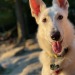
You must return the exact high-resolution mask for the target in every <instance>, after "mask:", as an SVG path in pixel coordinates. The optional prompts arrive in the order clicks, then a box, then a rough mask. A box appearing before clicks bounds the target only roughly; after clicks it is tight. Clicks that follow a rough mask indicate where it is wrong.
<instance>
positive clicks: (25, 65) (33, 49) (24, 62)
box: [0, 39, 41, 75]
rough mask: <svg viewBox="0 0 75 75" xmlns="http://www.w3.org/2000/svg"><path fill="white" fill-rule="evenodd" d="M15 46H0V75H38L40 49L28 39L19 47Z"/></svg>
mask: <svg viewBox="0 0 75 75" xmlns="http://www.w3.org/2000/svg"><path fill="white" fill-rule="evenodd" d="M14 46H15V44H10V45H9V44H2V45H1V46H0V65H1V66H2V67H3V69H0V75H40V71H41V64H40V62H39V59H38V56H39V53H40V51H41V50H40V48H39V46H38V44H37V43H36V41H34V40H32V39H29V40H27V41H26V43H25V44H24V45H22V46H19V47H14Z"/></svg>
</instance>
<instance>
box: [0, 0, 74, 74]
mask: <svg viewBox="0 0 75 75" xmlns="http://www.w3.org/2000/svg"><path fill="white" fill-rule="evenodd" d="M43 1H44V2H45V3H46V4H47V6H51V5H52V0H43ZM69 3H70V8H69V17H68V18H69V19H70V21H71V22H72V23H73V24H74V25H75V0H69ZM37 28H38V25H37V24H36V22H35V19H34V18H33V17H32V16H31V12H30V8H29V2H28V0H0V63H1V66H0V75H1V74H9V73H10V72H11V70H13V67H12V68H10V67H9V65H10V64H11V65H12V66H14V65H17V63H20V61H19V60H21V61H22V59H20V58H21V57H19V58H17V59H15V58H16V57H15V56H16V55H21V54H22V56H23V53H24V55H26V54H27V53H28V54H29V53H30V54H31V53H32V51H31V50H33V48H34V50H35V51H36V52H39V51H40V49H39V46H38V44H37V41H36V39H35V36H36V32H37ZM30 45H31V47H30ZM21 47H22V48H21ZM29 47H30V48H29ZM28 48H29V49H28ZM14 49H15V50H14ZM12 50H13V51H14V52H15V53H14V52H12ZM28 50H30V51H29V52H27V51H28ZM8 52H9V53H8ZM33 52H34V51H33ZM5 53H7V54H6V55H5ZM11 53H12V54H11ZM3 54H4V55H3ZM38 54H39V53H38ZM38 54H36V55H35V56H34V55H31V56H33V57H37V56H38ZM13 56H14V57H13ZM11 57H12V60H10V59H8V58H11ZM25 58H26V56H25ZM25 58H24V59H25ZM6 59H7V60H6ZM13 59H14V60H15V61H16V60H18V61H16V62H15V63H14V64H13V63H11V62H12V61H13ZM5 60H6V61H5ZM8 60H9V61H10V63H9V62H7V61H8ZM35 60H36V59H34V60H33V62H34V61H35ZM36 61H37V60H36ZM23 62H24V63H26V61H24V60H23V61H22V62H21V64H23ZM29 62H31V61H29ZM8 63H9V64H8ZM36 64H37V63H36ZM36 64H35V65H36ZM35 65H34V66H35ZM22 66H24V65H22ZM14 68H15V67H14ZM23 68H24V67H23ZM23 68H21V67H20V69H21V70H22V69H23ZM5 69H6V70H5ZM40 69H41V67H39V69H38V70H40ZM25 71H26V70H25ZM35 72H36V73H38V72H37V71H35ZM19 73H21V72H20V71H16V70H15V73H12V74H18V75H19ZM9 75H11V73H10V74H9ZM22 75H23V73H22ZM24 75H27V74H25V72H24ZM28 75H33V74H31V73H30V74H28Z"/></svg>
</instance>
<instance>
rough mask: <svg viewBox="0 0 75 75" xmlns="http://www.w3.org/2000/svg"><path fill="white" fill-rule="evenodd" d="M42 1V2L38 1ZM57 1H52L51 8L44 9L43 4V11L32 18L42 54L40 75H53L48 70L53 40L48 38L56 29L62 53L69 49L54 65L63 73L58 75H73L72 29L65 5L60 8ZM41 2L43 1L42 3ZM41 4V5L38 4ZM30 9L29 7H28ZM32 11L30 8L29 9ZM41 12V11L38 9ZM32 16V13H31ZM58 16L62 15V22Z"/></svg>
mask: <svg viewBox="0 0 75 75" xmlns="http://www.w3.org/2000/svg"><path fill="white" fill-rule="evenodd" d="M38 1H40V2H41V1H42V0H38ZM57 1H58V0H53V6H52V7H49V8H46V5H45V4H44V3H43V5H42V6H44V7H43V9H42V11H41V12H40V13H39V16H34V17H35V19H36V22H37V24H38V32H37V39H38V42H39V45H40V47H41V48H42V50H43V51H42V52H41V54H40V61H41V63H42V65H43V67H42V75H55V74H54V73H53V71H52V70H51V69H50V64H51V63H52V60H53V59H55V58H54V57H53V54H54V53H53V50H52V45H51V44H52V42H53V40H52V39H51V37H50V34H51V31H52V30H53V28H55V29H57V30H59V31H60V33H61V39H63V42H62V51H63V49H64V48H66V47H69V48H70V50H69V52H68V54H67V55H65V57H63V58H62V59H61V60H60V59H59V60H58V61H57V62H56V63H57V64H59V65H60V66H61V68H63V71H61V73H60V74H59V75H75V40H74V28H73V25H72V24H71V22H70V21H69V20H68V18H67V17H68V7H69V4H68V3H67V5H66V8H64V6H63V7H62V8H61V7H60V6H59V4H60V3H58V2H57ZM66 1H67V0H65V2H66ZM42 2H43V1H42ZM40 4H41V3H40ZM30 7H31V6H30ZM31 10H32V7H31ZM40 10H41V9H40ZM32 15H33V13H32ZM58 15H63V17H64V18H63V20H61V21H60V20H57V16H58ZM44 18H46V19H47V22H46V23H44V22H42V20H43V19H44Z"/></svg>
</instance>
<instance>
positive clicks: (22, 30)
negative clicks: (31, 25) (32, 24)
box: [15, 0, 28, 41]
mask: <svg viewBox="0 0 75 75" xmlns="http://www.w3.org/2000/svg"><path fill="white" fill-rule="evenodd" d="M15 8H16V16H17V30H18V39H19V40H20V41H23V40H25V39H27V37H28V27H27V23H26V18H24V14H23V4H22V0H15Z"/></svg>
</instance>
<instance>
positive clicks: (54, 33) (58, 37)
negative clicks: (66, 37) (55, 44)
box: [51, 31, 60, 41]
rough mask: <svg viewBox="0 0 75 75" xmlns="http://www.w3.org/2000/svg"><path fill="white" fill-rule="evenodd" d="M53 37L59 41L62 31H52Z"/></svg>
mask: <svg viewBox="0 0 75 75" xmlns="http://www.w3.org/2000/svg"><path fill="white" fill-rule="evenodd" d="M51 38H52V40H55V41H58V40H59V39H60V32H59V31H55V32H52V34H51Z"/></svg>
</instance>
